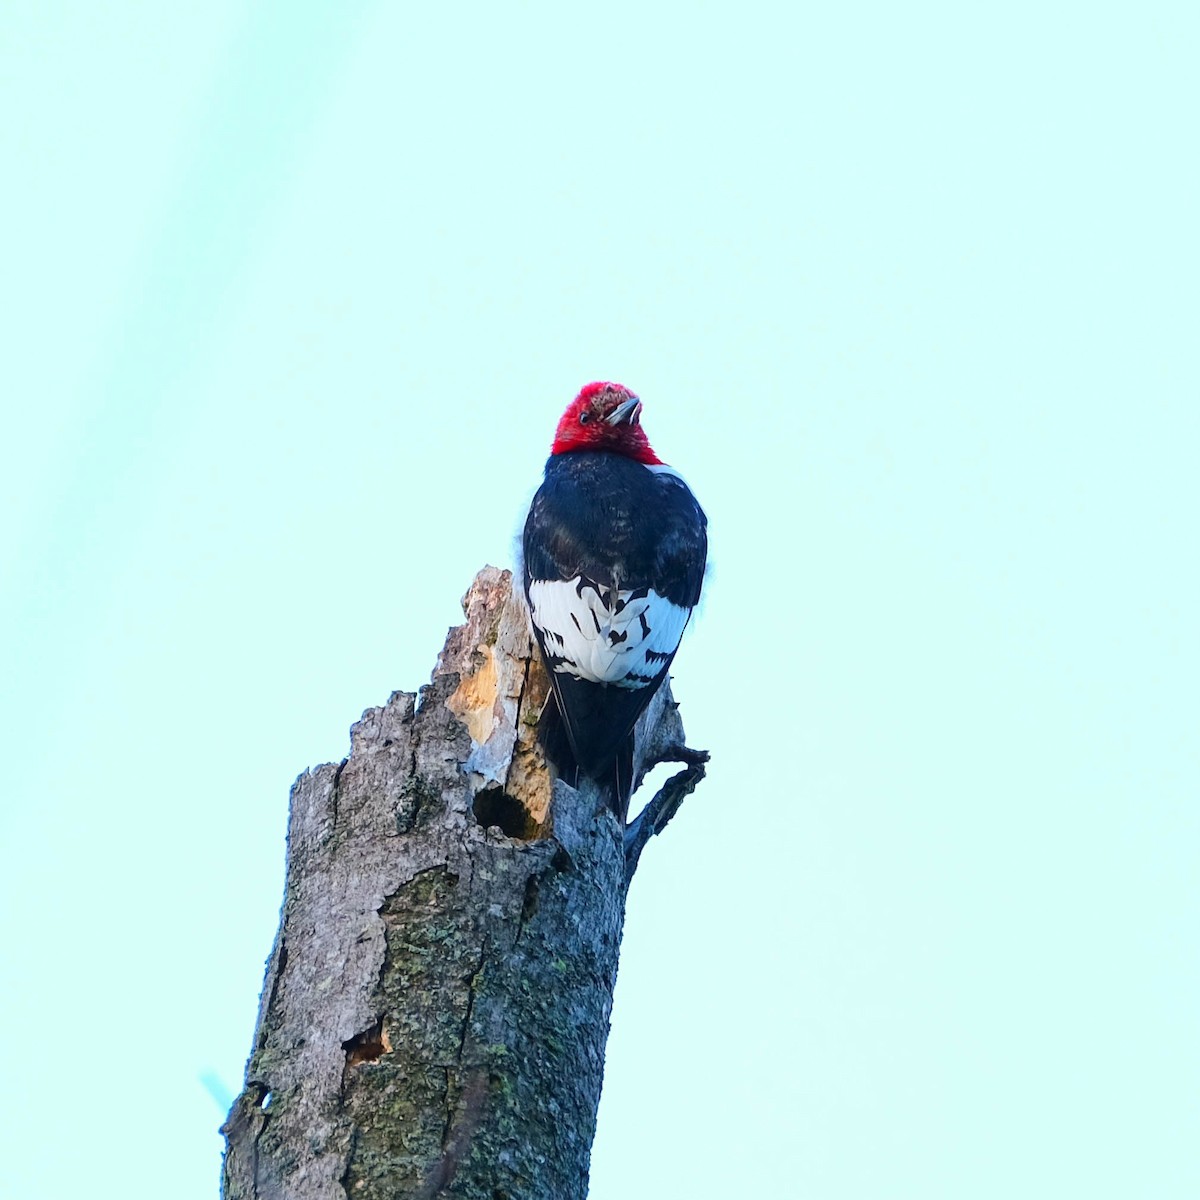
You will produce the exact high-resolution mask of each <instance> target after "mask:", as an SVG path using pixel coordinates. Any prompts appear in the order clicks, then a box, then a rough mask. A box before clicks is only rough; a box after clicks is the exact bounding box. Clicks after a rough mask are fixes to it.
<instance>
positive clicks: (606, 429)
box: [550, 383, 662, 466]
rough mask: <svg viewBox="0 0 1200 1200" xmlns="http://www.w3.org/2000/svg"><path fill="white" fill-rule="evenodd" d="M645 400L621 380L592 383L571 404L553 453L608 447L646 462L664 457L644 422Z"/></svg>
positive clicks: (615, 452) (658, 461)
mask: <svg viewBox="0 0 1200 1200" xmlns="http://www.w3.org/2000/svg"><path fill="white" fill-rule="evenodd" d="M641 416H642V402H641V401H640V400H639V399H638V398H637V397H636V396H635V395H634V394H633V393H632V392H631V391H630V390H629V389H628V388H627V387H622V386H621V385H620V384H619V383H589V384H588V385H587V387H585V388H584V389H583V391H581V392H580V393H579V395H578V396H576V397H575V399H574V400H572V401H571V403H570V404H568V405H567V411H566V412H565V413H563V415H562V418H561V420H560V421H559V422H558V429H557V430H555V433H554V445H553V446H552V447H551V448H550V453H551V454H569V453H571V452H572V451H575V450H607V451H609V452H610V453H612V454H624V455H625V456H626V457H627V458H632V459H636V460H637V461H638V462H640V463H645V464H646V466H653V465H655V464H657V463H661V462H662V459H661V458H659V457H658V455H657V454H655V453H654V451H653V450H652V449H651V448H650V442H649V440H648V439H647V437H646V434H645V431H644V430H643V429H642V425H641Z"/></svg>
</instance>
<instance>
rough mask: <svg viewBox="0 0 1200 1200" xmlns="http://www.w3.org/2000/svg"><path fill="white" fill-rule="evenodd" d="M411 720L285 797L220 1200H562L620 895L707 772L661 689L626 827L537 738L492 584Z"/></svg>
mask: <svg viewBox="0 0 1200 1200" xmlns="http://www.w3.org/2000/svg"><path fill="white" fill-rule="evenodd" d="M463 608H464V612H465V613H466V618H467V620H466V624H464V625H462V626H459V627H457V628H455V629H452V630H451V631H450V634H449V637H448V639H447V641H446V645H445V648H444V649H443V651H442V653H441V655H440V656H439V659H438V664H437V667H436V669H435V670H434V673H433V678H432V682H431V683H430V684H429V685H428V686H427V687H424V688H422V689H421V693H420V697H419V699H418V698H417V697H415V696H413V695H411V694H408V693H404V692H396V693H394V694H393V695H392V697H391V698H390V699H389V701H388V703H387V704H386V705H385V706H383V707H382V708H374V709H369V710H368V711H367V712H366V713H364V714H363V718H362V720H361V721H359V722H358V724H356V725H355V726H354V727H353V729H352V730H351V750H350V755H349V757H348V758H346V759H344V760H343V761H342V762H341V763H339V764H337V765H333V764H326V765H325V766H321V767H318V768H316V769H315V770H312V771H307V772H305V773H304V774H303V775H301V776H300V778H299V779H298V780H297V781H296V784H295V785H294V787H293V789H292V796H291V811H290V817H289V824H288V858H287V882H286V886H285V893H284V902H283V910H282V914H281V919H280V927H279V932H278V934H277V936H276V939H275V946H274V949H273V950H272V952H271V956H270V959H269V960H268V964H267V973H266V980H265V982H264V986H263V993H262V999H261V1001H260V1005H259V1015H258V1026H257V1029H256V1032H255V1037H254V1049H253V1052H252V1055H251V1058H250V1061H249V1064H248V1066H247V1070H246V1084H245V1088H244V1090H243V1091H242V1093H241V1095H240V1096H239V1097H238V1098H237V1100H236V1101H235V1102H234V1105H233V1108H232V1110H231V1111H230V1114H229V1118H228V1120H227V1121H226V1123H225V1125H224V1126H223V1130H222V1132H224V1133H225V1135H226V1154H225V1164H224V1173H223V1195H224V1196H225V1198H226V1200H345V1198H346V1197H352V1198H355V1200H358V1198H361V1200H383V1198H384V1197H386V1198H387V1200H400V1198H409V1197H411V1198H413V1200H417V1198H420V1200H433V1198H434V1197H439V1196H443V1197H451V1196H453V1197H463V1198H470V1200H543V1198H544V1200H582V1198H583V1197H584V1196H586V1194H587V1177H588V1160H589V1156H590V1152H591V1144H592V1136H593V1133H594V1130H595V1119H596V1109H597V1105H598V1104H599V1100H600V1086H601V1080H602V1075H603V1067H604V1047H605V1042H606V1040H607V1037H608V1026H609V1014H610V1011H611V1007H612V992H613V985H614V983H615V980H616V972H617V955H618V949H619V946H620V941H621V930H622V925H623V921H624V913H625V898H626V892H627V888H628V883H629V880H630V879H631V878H632V875H633V872H634V870H635V869H636V866H637V863H638V858H639V856H640V854H641V852H642V849H643V847H644V846H645V844H646V841H647V840H648V839H649V838H650V837H651V836H653V834H655V833H657V832H658V831H659V830H660V829H661V828H662V827H663V826H664V825H665V824H666V822H667V821H668V820H670V818H671V816H673V815H674V812H675V810H676V809H677V808H678V806H679V803H680V801H681V800H682V799H683V796H684V795H686V794H687V793H688V792H690V791H691V790H692V788H693V787H695V785H696V783H697V782H698V781H699V779H700V778H701V777H702V776H703V773H704V765H703V764H704V761H705V759H706V757H707V756H706V755H703V754H701V753H698V752H695V751H690V750H687V749H686V747H685V746H684V737H683V728H682V725H681V723H680V721H679V717H678V713H677V711H676V709H677V706H676V705H675V704H674V702H673V701H672V699H671V696H670V689H669V686H664V687H663V689H662V690H661V692H660V694H659V695H658V696H657V697H656V698H655V701H654V702H653V703H652V705H651V707H650V709H649V710H648V712H647V713H646V714H645V716H644V717H643V720H642V721H641V722H640V723H639V727H638V738H637V754H636V756H635V757H636V762H637V764H638V770H639V773H644V772H645V770H647V769H649V767H650V766H652V765H654V764H655V763H656V762H667V761H681V762H684V763H685V764H686V766H685V769H684V770H683V771H681V772H680V773H679V774H677V775H676V776H675V777H674V778H673V779H672V780H671V781H669V783H668V784H667V785H666V786H665V787H664V788H663V789H662V791H661V792H660V793H659V794H658V795H657V796H655V798H654V799H653V800H652V801H651V802H650V804H649V805H647V807H646V810H645V812H644V813H643V814H642V816H641V817H639V818H638V819H637V820H635V821H634V822H633V823H632V824H631V826H630V827H629V829H628V830H624V831H623V830H622V829H621V828H620V827H619V825H618V822H617V819H616V817H615V816H614V814H613V812H612V810H611V808H610V807H609V806H608V805H607V803H606V802H605V798H604V797H603V796H602V795H601V794H600V793H599V791H598V790H597V789H596V787H595V786H594V785H593V784H592V783H591V782H590V781H585V782H584V783H583V784H582V786H581V787H580V788H579V789H578V790H576V789H574V788H571V787H568V786H567V785H566V784H565V783H563V782H562V781H561V780H556V779H554V778H553V775H552V772H551V771H549V770H548V769H547V766H546V764H545V762H544V760H543V758H542V756H541V752H540V749H539V747H538V745H537V741H536V729H537V720H538V716H539V714H540V712H541V709H542V706H543V705H544V703H545V702H546V697H547V691H548V681H547V679H546V676H545V673H544V671H543V670H542V667H541V664H540V662H539V661H537V659H536V655H535V653H534V651H533V648H532V645H531V642H530V638H529V634H528V625H527V619H526V615H525V611H524V608H523V606H522V604H521V603H520V600H519V598H517V597H515V596H514V595H513V588H512V578H511V576H510V574H509V573H508V572H507V571H505V572H501V571H497V570H496V569H495V568H492V567H487V568H485V569H484V570H483V571H481V572H480V573H479V575H478V576H477V577H476V579H475V581H474V583H473V584H472V587H471V589H470V591H469V592H468V594H467V596H466V597H465V599H464V601H463Z"/></svg>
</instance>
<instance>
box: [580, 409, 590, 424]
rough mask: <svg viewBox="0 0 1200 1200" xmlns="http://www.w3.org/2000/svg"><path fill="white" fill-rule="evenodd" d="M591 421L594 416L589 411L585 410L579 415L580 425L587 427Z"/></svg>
mask: <svg viewBox="0 0 1200 1200" xmlns="http://www.w3.org/2000/svg"><path fill="white" fill-rule="evenodd" d="M591 419H592V414H591V413H590V412H588V411H587V409H584V411H583V412H581V413H580V414H579V423H580V425H586V424H587V423H588V422H589V421H590V420H591Z"/></svg>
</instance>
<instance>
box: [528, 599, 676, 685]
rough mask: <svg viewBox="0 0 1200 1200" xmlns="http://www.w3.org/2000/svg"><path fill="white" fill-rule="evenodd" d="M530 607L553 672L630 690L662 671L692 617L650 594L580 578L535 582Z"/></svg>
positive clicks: (674, 605) (668, 602)
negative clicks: (619, 588) (598, 585)
mask: <svg viewBox="0 0 1200 1200" xmlns="http://www.w3.org/2000/svg"><path fill="white" fill-rule="evenodd" d="M529 607H530V610H531V613H532V616H533V623H534V625H535V626H537V628H538V629H539V630H540V631H541V634H542V639H543V641H544V642H545V646H546V651H547V653H548V655H549V656H550V657H551V660H552V661H551V666H552V669H553V670H555V671H559V672H563V673H564V674H568V675H574V676H575V677H576V678H577V679H586V680H588V681H589V682H591V683H611V684H615V685H616V686H617V687H627V688H638V687H645V686H647V685H648V684H649V683H650V682H651V681H652V680H653V679H654V678H655V677H656V676H657V675H658V674H659V673H660V672H661V671H662V669H663V667H664V666H665V665H666V663H667V662H668V660H669V659H670V657H671V655H672V654H674V653H675V651H676V650H677V649H678V647H679V640H680V638H682V637H683V630H684V626H686V625H687V623H688V617H689V616H691V609H688V608H682V607H680V606H679V605H678V604H672V603H671V602H670V601H669V600H666V599H664V598H663V597H662V596H660V595H659V594H658V593H657V592H655V591H653V590H652V589H649V588H638V589H626V590H624V591H613V590H611V589H609V588H598V587H596V585H594V584H593V583H591V582H590V581H589V580H584V579H582V578H581V577H580V576H576V577H575V578H574V579H569V580H566V581H563V580H557V579H556V580H545V579H535V580H532V581H531V582H530V584H529Z"/></svg>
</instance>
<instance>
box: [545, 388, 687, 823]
mask: <svg viewBox="0 0 1200 1200" xmlns="http://www.w3.org/2000/svg"><path fill="white" fill-rule="evenodd" d="M641 414H642V402H641V401H640V400H639V399H638V398H637V396H635V395H634V394H633V393H632V392H631V391H630V390H629V389H628V388H625V387H622V386H621V385H620V384H616V383H589V384H588V385H587V387H585V388H584V389H583V390H582V391H581V392H580V393H579V395H578V396H576V397H575V399H574V400H573V401H572V402H571V403H570V404H569V405H568V406H567V411H566V412H565V413H563V415H562V419H561V420H560V421H559V423H558V429H557V431H556V433H555V435H554V444H553V446H552V447H551V450H550V459H549V461H548V462H547V463H546V477H545V481H544V482H543V483H542V486H541V487H540V488H539V489H538V492H537V495H535V496H534V498H533V504H532V506H531V507H530V509H529V517H528V519H527V520H526V522H525V534H524V538H523V542H522V549H523V552H524V554H523V556H524V579H525V596H526V599H527V600H528V602H529V611H530V614H531V616H532V621H533V632H534V636H535V637H536V639H537V644H538V648H539V650H540V651H541V654H542V661H543V662H544V663H545V664H546V670H547V671H548V672H549V675H550V682H551V684H552V686H553V690H554V703H553V704H551V705H548V706H547V709H546V711H545V713H543V716H542V729H541V733H542V742H543V745H544V746H545V748H546V751H547V754H548V755H549V756H550V758H551V759H552V760H553V761H554V763H555V766H556V767H557V768H558V770H559V773H560V774H561V775H563V776H564V777H566V778H567V779H568V780H569V781H572V782H576V781H577V779H576V774H575V773H576V772H582V773H583V774H584V775H587V776H590V777H591V778H593V779H596V780H599V781H600V782H602V783H611V785H612V786H613V789H614V807H615V808H616V810H617V813H618V815H619V816H620V818H621V819H622V820H624V818H625V813H626V810H627V808H628V804H629V794H630V791H631V789H632V783H633V781H632V778H631V776H632V763H633V732H632V731H633V726H634V722H635V721H637V719H638V717H639V716H640V715H641V714H642V712H643V710H644V709H645V708H646V705H647V704H649V703H650V699H651V697H652V696H653V695H654V693H655V692H656V691H657V690H658V688H659V686H660V685H661V684H662V681H663V680H664V679H665V678H666V676H667V670H668V668H669V667H670V665H671V660H672V659H673V658H674V657H675V651H676V650H678V649H679V640H680V638H682V637H683V630H684V627H685V626H686V625H687V623H688V619H689V618H690V616H691V614H692V609H693V608H695V606H696V603H697V602H698V601H699V599H700V586H701V583H702V581H703V579H704V563H705V558H706V556H707V553H708V535H707V532H706V527H707V521H706V519H705V516H704V512H703V510H702V509H701V507H700V505H699V504H697V503H696V498H695V497H694V496H693V495H692V493H691V491H690V490H689V488H688V486H687V484H686V483H684V481H683V479H682V478H681V477H680V475H679V474H678V473H677V472H676V471H674V470H672V469H671V468H670V467H668V466H667V465H666V464H665V463H664V462H662V460H661V459H659V457H658V455H656V454H655V453H654V451H653V450H652V449H651V448H650V443H649V441H648V440H647V438H646V434H645V432H644V431H643V430H642V426H641ZM564 735H565V736H564Z"/></svg>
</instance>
